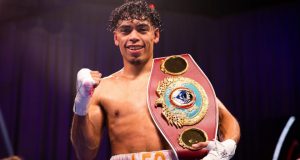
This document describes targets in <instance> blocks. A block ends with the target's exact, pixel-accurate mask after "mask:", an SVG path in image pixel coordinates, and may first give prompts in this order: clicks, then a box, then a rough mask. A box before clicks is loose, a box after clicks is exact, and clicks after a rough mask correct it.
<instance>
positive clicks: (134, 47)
mask: <svg viewBox="0 0 300 160" xmlns="http://www.w3.org/2000/svg"><path fill="white" fill-rule="evenodd" d="M128 48H129V49H130V50H139V49H142V48H143V47H142V46H130V47H128Z"/></svg>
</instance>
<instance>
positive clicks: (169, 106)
mask: <svg viewBox="0 0 300 160" xmlns="http://www.w3.org/2000/svg"><path fill="white" fill-rule="evenodd" d="M156 93H157V94H158V96H159V98H158V99H157V100H156V106H161V107H162V108H163V109H162V114H163V116H164V117H165V118H166V120H167V121H168V124H170V125H175V126H176V127H179V128H181V127H182V126H184V125H194V124H196V123H198V122H200V121H201V120H202V119H203V117H204V116H205V114H206V111H207V106H208V99H207V95H206V93H205V91H204V89H203V87H202V86H201V85H200V84H199V83H198V82H196V81H194V80H193V79H190V78H187V77H180V76H179V77H167V78H165V79H164V80H163V81H160V82H159V83H158V87H157V90H156Z"/></svg>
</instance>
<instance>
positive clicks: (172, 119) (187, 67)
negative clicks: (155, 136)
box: [147, 54, 218, 159]
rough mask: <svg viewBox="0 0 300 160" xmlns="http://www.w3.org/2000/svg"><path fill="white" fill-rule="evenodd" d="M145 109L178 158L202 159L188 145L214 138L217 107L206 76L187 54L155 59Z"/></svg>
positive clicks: (203, 153) (203, 151)
mask: <svg viewBox="0 0 300 160" xmlns="http://www.w3.org/2000/svg"><path fill="white" fill-rule="evenodd" d="M147 100H148V109H149V111H150V113H151V116H152V119H153V120H154V122H155V124H156V126H157V128H158V129H159V130H160V132H161V133H162V135H163V136H164V137H165V139H166V140H167V141H168V143H169V145H170V146H171V148H172V150H173V151H174V153H175V155H176V157H177V158H178V159H189V158H203V157H204V156H205V155H206V154H207V153H208V151H207V150H206V149H201V150H196V149H194V148H193V147H192V144H195V143H198V142H200V141H207V140H213V139H215V138H216V135H217V129H218V108H217V103H216V96H215V92H214V90H213V87H212V85H211V83H210V82H209V80H208V78H207V77H206V75H205V74H204V73H203V71H202V70H201V69H200V67H199V66H198V65H197V64H196V63H195V61H194V60H193V58H192V57H191V56H190V55H189V54H182V55H174V56H169V57H161V58H155V59H154V60H153V65H152V71H151V76H150V79H149V84H148V99H147Z"/></svg>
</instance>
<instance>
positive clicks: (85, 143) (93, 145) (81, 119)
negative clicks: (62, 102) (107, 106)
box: [71, 115, 100, 160]
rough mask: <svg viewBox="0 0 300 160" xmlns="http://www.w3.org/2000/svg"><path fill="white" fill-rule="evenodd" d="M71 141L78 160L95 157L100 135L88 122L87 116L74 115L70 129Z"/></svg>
mask: <svg viewBox="0 0 300 160" xmlns="http://www.w3.org/2000/svg"><path fill="white" fill-rule="evenodd" d="M71 141H72V144H73V147H74V149H75V152H76V155H77V157H78V159H80V160H81V159H83V160H84V159H94V158H95V157H96V155H97V152H98V148H99V144H100V135H97V133H96V128H95V126H94V125H93V123H92V122H91V121H90V120H89V118H88V115H86V116H78V115H74V117H73V123H72V128H71Z"/></svg>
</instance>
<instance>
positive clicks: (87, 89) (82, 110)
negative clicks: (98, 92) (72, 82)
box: [73, 68, 95, 116]
mask: <svg viewBox="0 0 300 160" xmlns="http://www.w3.org/2000/svg"><path fill="white" fill-rule="evenodd" d="M90 72H91V70H90V69H87V68H83V69H81V70H80V71H79V72H78V73H77V85H76V88H77V94H76V97H75V102H74V106H73V111H74V113H75V114H77V115H80V116H84V115H86V114H87V110H88V108H87V105H88V102H89V100H90V97H91V95H92V92H93V90H94V84H95V81H94V80H93V78H92V76H91V73H90Z"/></svg>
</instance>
